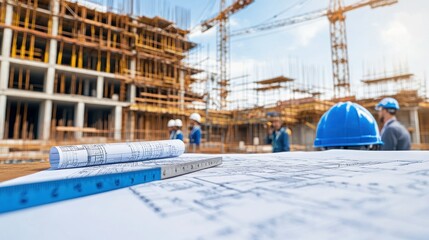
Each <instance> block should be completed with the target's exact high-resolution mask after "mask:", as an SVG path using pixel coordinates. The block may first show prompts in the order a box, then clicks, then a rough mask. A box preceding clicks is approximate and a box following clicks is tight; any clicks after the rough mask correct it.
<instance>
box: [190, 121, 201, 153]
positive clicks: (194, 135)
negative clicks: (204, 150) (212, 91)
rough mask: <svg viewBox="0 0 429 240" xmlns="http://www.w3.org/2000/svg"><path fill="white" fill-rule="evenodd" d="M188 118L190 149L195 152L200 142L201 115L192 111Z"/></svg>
mask: <svg viewBox="0 0 429 240" xmlns="http://www.w3.org/2000/svg"><path fill="white" fill-rule="evenodd" d="M189 120H190V124H191V127H190V130H191V132H190V133H189V143H190V147H191V149H190V150H191V151H193V152H195V151H196V150H198V149H199V147H200V143H201V126H200V124H201V116H200V114H198V113H192V114H191V116H190V117H189Z"/></svg>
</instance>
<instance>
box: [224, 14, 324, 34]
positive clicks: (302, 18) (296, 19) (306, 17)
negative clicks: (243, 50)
mask: <svg viewBox="0 0 429 240" xmlns="http://www.w3.org/2000/svg"><path fill="white" fill-rule="evenodd" d="M327 15H328V10H326V9H321V10H317V11H313V12H309V13H305V14H300V15H297V16H293V17H290V18H285V19H280V20H277V21H273V22H269V23H262V24H258V25H255V26H252V27H249V28H243V29H239V30H236V31H233V32H232V33H231V37H236V36H240V35H245V34H250V33H255V32H260V31H268V30H271V29H276V28H281V27H285V26H289V25H294V24H299V23H303V22H308V21H311V20H315V19H318V18H321V17H325V16H327Z"/></svg>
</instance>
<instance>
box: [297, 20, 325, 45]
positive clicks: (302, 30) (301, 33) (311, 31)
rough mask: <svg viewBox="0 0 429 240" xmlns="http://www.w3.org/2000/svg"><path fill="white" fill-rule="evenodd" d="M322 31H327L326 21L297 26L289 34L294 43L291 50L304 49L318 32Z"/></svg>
mask: <svg viewBox="0 0 429 240" xmlns="http://www.w3.org/2000/svg"><path fill="white" fill-rule="evenodd" d="M324 30H328V27H327V21H315V22H311V23H309V24H306V25H301V26H298V27H297V28H295V29H293V30H292V31H291V32H290V33H291V34H292V36H293V37H294V39H295V43H294V44H293V45H292V46H291V48H297V47H306V46H307V45H308V44H310V43H311V41H312V40H313V39H314V38H316V36H317V35H318V34H319V33H320V32H322V31H324Z"/></svg>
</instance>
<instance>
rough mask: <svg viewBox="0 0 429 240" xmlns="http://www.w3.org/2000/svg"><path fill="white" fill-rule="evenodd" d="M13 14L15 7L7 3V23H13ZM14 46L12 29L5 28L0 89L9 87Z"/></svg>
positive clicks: (7, 24) (8, 24)
mask: <svg viewBox="0 0 429 240" xmlns="http://www.w3.org/2000/svg"><path fill="white" fill-rule="evenodd" d="M12 16H13V7H12V5H10V4H7V5H6V15H5V25H6V26H10V25H12ZM11 46H12V29H10V28H4V29H3V44H2V52H1V55H2V56H3V61H2V63H1V67H0V73H1V74H0V90H4V89H7V83H8V80H9V66H10V62H9V57H10V47H11Z"/></svg>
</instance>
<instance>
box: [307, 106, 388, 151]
mask: <svg viewBox="0 0 429 240" xmlns="http://www.w3.org/2000/svg"><path fill="white" fill-rule="evenodd" d="M382 144H383V142H382V141H381V137H380V133H379V130H378V125H377V121H376V120H375V118H374V117H373V116H372V114H371V113H370V112H369V111H368V110H366V109H365V108H364V107H362V106H361V105H359V104H357V103H352V102H340V103H337V104H335V105H334V106H333V107H331V108H330V109H329V110H328V111H327V112H325V114H323V116H322V118H321V119H320V121H319V123H318V124H317V131H316V139H315V140H314V147H316V148H319V149H322V150H328V149H355V150H378V149H380V146H381V145H382Z"/></svg>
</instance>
